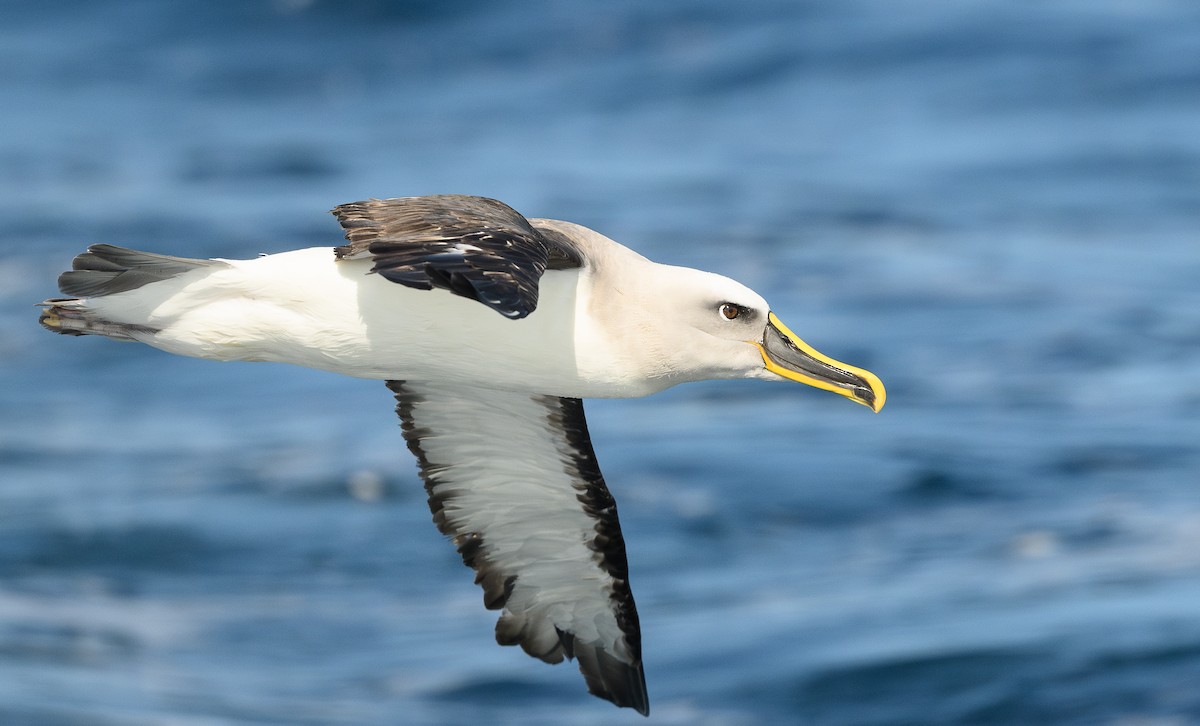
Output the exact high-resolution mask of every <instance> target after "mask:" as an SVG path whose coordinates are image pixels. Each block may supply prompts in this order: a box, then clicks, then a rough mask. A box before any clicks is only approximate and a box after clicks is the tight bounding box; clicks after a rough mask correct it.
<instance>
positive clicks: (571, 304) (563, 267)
mask: <svg viewBox="0 0 1200 726" xmlns="http://www.w3.org/2000/svg"><path fill="white" fill-rule="evenodd" d="M333 214H334V215H335V216H336V217H337V219H338V221H339V222H340V223H341V226H342V228H343V230H344V232H345V237H346V240H347V244H344V245H342V246H340V247H334V248H329V247H317V248H311V249H301V250H295V251H292V252H283V253H280V254H272V255H264V256H261V257H258V258H256V259H251V260H223V259H214V260H198V259H186V258H180V257H171V256H166V255H159V254H153V253H149V252H137V251H134V250H130V249H125V248H121V247H114V246H112V245H106V244H98V245H93V246H91V247H89V248H88V250H87V252H84V253H83V254H81V255H79V256H78V257H76V258H75V260H74V264H73V269H72V270H71V271H69V272H65V273H63V274H62V275H61V276H60V277H59V279H58V284H59V288H60V289H61V290H62V293H63V294H64V295H66V296H68V297H63V298H54V299H51V300H47V301H46V302H45V303H43V305H44V308H45V309H44V311H43V312H42V315H41V323H42V324H43V325H44V326H45V327H47V328H49V329H50V330H53V331H54V332H57V333H64V334H68V335H88V334H96V335H104V336H107V337H109V338H113V339H116V340H133V341H139V342H142V343H146V344H148V345H152V346H154V347H155V348H161V349H162V350H165V351H168V352H171V353H177V354H180V355H189V356H196V357H199V358H210V359H213V360H255V361H277V362H283V363H293V364H296V365H301V366H307V367H309V368H320V369H323V370H328V371H333V372H335V373H344V374H346V375H350V376H356V377H359V378H374V379H380V380H383V381H386V383H387V387H388V388H389V389H390V390H391V391H392V393H393V394H395V397H396V401H397V406H396V410H397V412H398V413H399V415H400V419H401V424H402V428H403V432H404V438H405V440H406V441H407V442H408V448H409V450H410V451H412V453H413V454H414V455H415V456H416V458H417V462H418V464H419V467H420V474H421V478H422V479H423V480H424V483H425V488H426V489H427V491H428V494H429V506H430V508H431V509H432V510H433V520H434V522H435V523H436V524H437V526H438V529H440V530H441V531H442V533H443V534H445V535H446V536H447V537H448V538H450V540H451V541H452V542H453V543H454V544H455V546H456V547H457V548H458V551H459V553H460V554H461V555H462V558H463V562H464V563H466V564H467V565H468V566H470V567H472V568H474V570H475V572H476V575H475V582H476V583H478V584H479V585H480V586H481V587H482V588H483V592H484V605H485V606H486V607H488V608H490V609H493V610H499V611H500V618H499V621H498V622H497V624H496V640H497V641H498V642H500V643H501V644H502V645H520V646H521V648H522V649H524V650H525V652H527V653H529V654H530V655H532V656H534V657H536V658H540V659H542V660H544V661H546V662H548V663H558V662H561V661H562V660H563V659H564V658H566V659H572V658H573V659H575V660H577V661H578V662H579V669H580V671H581V672H582V673H583V677H584V679H585V680H586V681H587V686H588V690H589V691H590V692H591V693H593V694H595V695H597V696H599V697H601V698H605V699H608V700H609V701H612V702H613V703H615V704H617V705H618V706H627V707H630V708H634V709H636V710H637V711H639V712H641V713H642V714H647V713H648V712H649V700H648V698H647V695H646V682H645V677H644V675H643V671H642V654H641V636H640V632H639V629H638V616H637V610H636V608H635V607H634V602H633V595H632V593H631V591H630V587H629V568H628V564H627V562H626V559H625V543H624V539H623V538H622V536H621V527H620V524H619V523H618V521H617V507H616V503H615V502H614V501H613V498H612V495H611V494H610V493H609V490H608V487H607V486H606V484H605V482H604V477H603V476H602V475H601V474H600V467H599V466H598V464H597V463H596V454H595V452H594V451H593V450H592V445H591V441H590V439H589V437H588V431H587V424H586V423H585V421H584V415H583V405H582V403H581V402H580V399H582V398H587V397H634V396H645V395H648V394H651V393H654V392H656V391H661V390H663V389H665V388H667V387H669V386H673V385H675V384H677V383H683V382H685V381H699V380H707V379H733V378H755V379H763V380H776V381H783V380H790V381H799V382H801V383H806V384H809V385H811V386H816V387H817V388H823V389H825V390H828V391H832V392H834V393H837V394H840V395H843V396H845V397H847V398H849V399H851V400H852V401H856V402H858V403H861V404H864V405H866V406H868V407H869V408H871V409H873V410H875V411H878V410H879V409H880V407H882V406H883V403H884V396H885V394H884V388H883V384H882V383H880V381H879V379H878V378H876V377H875V376H874V375H872V374H871V373H869V372H867V371H865V370H862V369H860V368H855V367H853V366H849V365H846V364H844V363H839V362H837V361H835V360H833V359H831V358H828V357H826V356H824V355H822V354H820V353H818V352H817V351H816V350H814V349H813V348H812V347H810V346H809V345H808V344H807V343H805V342H804V341H802V340H801V339H800V338H799V337H797V336H796V335H795V334H793V333H792V332H791V331H790V330H788V329H787V328H786V327H784V325H783V323H782V322H780V321H779V319H778V318H777V317H776V316H775V314H774V313H773V312H771V310H770V308H769V307H768V306H767V303H766V301H765V300H763V299H762V297H760V296H759V295H758V294H757V293H755V292H754V291H752V290H750V289H749V288H747V287H745V286H743V285H741V284H739V283H737V282H734V281H733V280H730V279H728V278H725V277H722V276H720V275H715V274H712V273H708V272H701V271H699V270H693V269H689V268H685V267H673V266H668V265H662V264H658V263H655V262H651V261H650V260H648V259H646V258H644V257H642V256H641V255H639V254H637V253H635V252H633V251H632V250H630V249H628V248H627V247H624V246H622V245H620V244H618V243H616V242H614V241H612V240H610V239H608V238H607V237H604V236H603V235H601V234H599V233H597V232H594V231H592V230H590V229H588V228H586V227H581V226H579V225H577V224H572V223H570V222H561V221H557V220H551V219H526V218H525V217H523V216H521V215H520V214H518V213H517V212H516V211H515V210H513V209H512V208H511V207H509V206H507V205H505V204H503V203H501V202H498V201H496V200H493V199H486V198H482V197H472V196H461V195H441V196H428V197H410V198H403V199H382V200H381V199H371V200H368V201H364V202H355V203H352V204H343V205H341V206H339V207H337V208H335V209H334V210H333Z"/></svg>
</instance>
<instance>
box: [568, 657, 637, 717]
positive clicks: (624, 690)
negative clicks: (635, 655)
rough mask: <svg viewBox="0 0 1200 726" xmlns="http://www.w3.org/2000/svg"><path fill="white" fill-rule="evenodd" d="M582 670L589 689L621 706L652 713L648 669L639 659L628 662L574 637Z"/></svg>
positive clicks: (595, 694)
mask: <svg viewBox="0 0 1200 726" xmlns="http://www.w3.org/2000/svg"><path fill="white" fill-rule="evenodd" d="M574 651H575V657H576V659H578V661H579V672H580V673H582V674H583V679H584V680H585V681H586V682H587V686H588V693H590V694H592V695H593V696H597V697H599V698H603V699H605V700H607V701H612V702H613V703H614V704H616V705H617V706H620V707H622V708H632V709H633V710H635V711H637V712H638V713H640V714H642V715H643V716H649V715H650V696H649V695H648V694H647V693H646V673H645V671H644V670H643V668H642V661H641V660H640V659H639V660H637V661H636V662H634V663H626V662H624V661H622V660H620V659H618V658H616V657H614V656H613V655H612V654H610V653H608V652H606V651H604V650H602V649H598V648H596V647H595V646H594V645H591V644H588V643H584V642H581V641H579V640H576V641H575V647H574Z"/></svg>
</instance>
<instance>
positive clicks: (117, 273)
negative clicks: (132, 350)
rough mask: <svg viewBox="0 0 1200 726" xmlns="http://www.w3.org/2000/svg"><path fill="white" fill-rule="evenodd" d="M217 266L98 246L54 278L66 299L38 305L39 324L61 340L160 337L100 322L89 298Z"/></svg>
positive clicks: (148, 331)
mask: <svg viewBox="0 0 1200 726" xmlns="http://www.w3.org/2000/svg"><path fill="white" fill-rule="evenodd" d="M227 264H228V263H226V262H221V261H218V260H193V259H188V258H186V257H171V256H170V255H159V254H155V253H153V252H139V251H137V250H131V249H126V248H124V247H116V246H114V245H105V244H98V245H92V246H91V247H88V248H87V252H84V253H83V254H81V255H79V256H77V257H76V258H75V260H74V261H73V262H72V263H71V269H70V270H69V271H67V272H64V273H63V274H61V275H59V277H58V287H59V289H60V290H62V292H63V294H64V295H70V296H72V297H58V298H51V299H49V300H47V301H46V302H44V303H42V307H44V308H45V309H44V310H42V315H41V317H40V318H39V319H38V322H40V323H41V324H42V326H43V327H45V328H46V329H47V330H52V331H54V332H55V333H62V334H63V335H104V336H107V337H109V338H114V339H116V340H142V339H145V337H146V336H147V335H153V334H154V333H156V332H158V331H157V330H156V329H155V328H152V327H149V326H146V325H139V324H137V323H123V322H116V321H113V320H108V319H105V318H103V317H102V316H101V315H100V314H99V313H98V312H97V311H96V310H95V309H93V307H92V306H89V304H88V298H98V297H104V296H105V295H115V294H117V293H121V292H129V291H130V290H136V289H138V288H139V287H143V286H145V285H149V284H151V283H154V282H162V281H164V280H170V279H171V278H173V277H178V276H179V275H182V274H184V273H187V272H191V271H193V270H198V269H203V268H212V267H222V266H224V265H227Z"/></svg>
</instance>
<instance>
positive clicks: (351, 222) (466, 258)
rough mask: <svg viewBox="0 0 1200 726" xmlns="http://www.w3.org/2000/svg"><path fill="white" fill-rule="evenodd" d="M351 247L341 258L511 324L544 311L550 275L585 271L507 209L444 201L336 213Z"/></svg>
mask: <svg viewBox="0 0 1200 726" xmlns="http://www.w3.org/2000/svg"><path fill="white" fill-rule="evenodd" d="M333 214H334V216H336V217H337V219H338V222H339V223H340V224H341V225H342V229H343V230H345V234H346V239H347V241H348V242H349V244H346V245H342V246H341V247H338V248H336V253H337V257H338V259H362V258H369V259H371V260H372V261H373V262H374V266H373V267H372V268H371V271H372V272H375V273H378V274H379V275H381V276H383V277H385V278H387V279H388V280H391V281H393V282H397V283H399V284H401V285H406V286H408V287H412V288H416V289H420V290H430V289H433V288H441V289H444V290H449V291H450V292H452V293H454V294H455V295H461V296H463V297H466V298H470V299H472V300H478V301H479V302H481V303H483V304H484V305H487V306H488V307H490V308H492V309H493V310H496V311H497V312H499V313H500V314H501V315H504V316H505V317H508V318H523V317H525V316H526V315H529V314H530V313H532V312H533V311H534V309H535V308H537V301H538V280H539V279H540V278H541V276H542V273H543V272H545V270H546V269H548V268H549V269H562V268H566V267H579V266H581V265H582V260H581V258H580V256H579V254H578V252H577V251H576V250H575V249H573V248H572V247H571V246H569V245H568V244H564V242H565V238H563V237H562V235H558V236H556V237H555V239H554V240H551V239H549V238H547V236H545V235H543V234H542V233H541V232H539V231H538V230H536V229H534V228H533V227H532V226H531V225H530V223H529V221H528V220H527V219H525V218H524V217H523V216H521V215H520V214H519V213H518V212H517V211H516V210H514V209H513V208H512V207H509V206H508V205H507V204H504V203H503V202H499V201H496V200H495V199H488V198H485V197H472V196H465V195H459V194H444V195H435V196H427V197H404V198H399V199H370V200H367V201H363V202H352V203H350V204H343V205H341V206H339V207H335V208H334V209H333Z"/></svg>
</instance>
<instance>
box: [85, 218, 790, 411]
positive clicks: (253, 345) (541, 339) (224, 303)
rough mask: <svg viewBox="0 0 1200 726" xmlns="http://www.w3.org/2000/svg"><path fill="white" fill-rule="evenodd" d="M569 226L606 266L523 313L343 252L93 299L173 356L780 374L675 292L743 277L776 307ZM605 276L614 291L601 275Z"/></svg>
mask: <svg viewBox="0 0 1200 726" xmlns="http://www.w3.org/2000/svg"><path fill="white" fill-rule="evenodd" d="M557 224H561V225H563V226H564V227H565V226H568V223H565V222H564V223H557ZM569 227H570V228H572V232H575V233H576V234H579V231H580V230H582V231H585V232H587V233H588V234H589V235H590V236H592V237H594V238H596V240H595V241H596V242H598V243H597V244H594V245H592V248H591V249H589V257H590V263H591V264H589V265H588V266H585V267H583V268H575V269H569V270H547V271H546V272H545V273H544V275H543V276H542V278H541V281H540V283H539V301H538V306H537V309H536V310H534V311H533V312H532V313H531V314H530V315H529V316H528V317H526V318H523V319H520V320H509V319H507V318H504V317H503V316H501V315H499V314H498V313H497V312H495V311H494V310H491V309H489V308H488V307H486V306H484V305H481V304H480V303H479V302H476V301H474V300H469V299H466V298H463V297H459V296H456V295H453V294H451V293H450V292H447V291H445V290H438V289H435V290H416V289H412V288H408V287H405V286H403V285H400V284H398V283H395V282H391V281H389V280H387V279H385V278H383V277H381V276H379V275H375V274H370V272H369V271H370V268H371V263H370V261H368V260H337V259H336V257H335V255H334V251H333V249H332V248H329V247H314V248H310V249H303V250H295V251H292V252H284V253H280V254H274V255H265V256H262V257H259V258H256V259H251V260H225V262H227V263H228V267H225V266H219V267H203V268H198V269H196V270H194V271H191V272H188V273H186V274H183V275H179V276H178V277H175V278H172V279H169V280H164V281H162V282H156V283H153V284H149V285H145V286H143V287H139V288H137V289H135V290H130V291H127V292H122V293H117V294H112V295H105V296H101V297H94V298H89V299H88V300H87V301H86V302H87V307H88V308H89V309H90V310H91V311H92V312H93V313H94V314H95V315H96V316H97V317H98V318H101V319H104V320H107V321H111V322H114V323H124V324H132V325H137V326H144V327H146V328H149V329H151V330H150V331H137V332H134V333H133V334H132V337H133V338H134V339H136V340H139V341H141V342H144V343H146V344H148V345H152V346H154V347H156V348H160V349H162V350H165V351H168V352H171V353H176V354H179V355H187V356H195V357H199V358H208V359H213V360H247V361H275V362H282V363H292V364H295V365H301V366H305V367H308V368H318V369H323V370H328V371H333V372H335V373H342V374H345V375H350V376H356V377H359V378H373V379H383V380H405V381H415V382H436V383H451V384H459V385H471V386H477V387H485V388H495V389H501V390H511V391H519V392H526V393H540V394H549V395H555V396H570V397H575V398H585V397H636V396H644V395H648V394H650V393H654V392H656V391H660V390H662V389H664V388H667V387H669V386H672V385H674V384H676V383H680V382H683V381H688V380H700V379H706V378H746V377H761V378H766V379H771V378H775V376H772V375H770V374H766V372H765V371H763V370H762V363H761V359H760V358H759V356H758V354H757V349H756V348H754V346H753V345H746V344H745V343H748V342H750V341H738V342H736V343H734V342H733V341H727V340H723V339H719V338H715V337H714V336H712V335H711V334H708V333H705V332H704V331H703V329H702V328H703V327H704V326H700V327H693V326H692V325H686V324H683V325H681V323H687V322H689V321H688V320H686V318H685V319H684V320H680V319H679V318H680V317H681V315H683V314H682V313H681V314H675V313H673V310H674V309H675V307H676V305H675V304H674V303H673V301H672V295H671V293H672V289H673V288H675V287H676V286H678V287H680V288H685V289H688V290H693V289H694V288H696V287H697V286H699V287H701V288H704V287H706V286H711V287H713V288H714V290H715V291H714V293H713V294H714V296H716V297H714V299H721V296H723V295H727V293H728V289H727V288H729V287H730V286H731V285H733V286H736V292H737V293H738V294H739V295H740V296H741V298H742V299H747V298H748V299H749V300H750V301H752V302H757V301H761V298H760V297H759V296H758V295H756V294H755V293H753V292H752V291H750V290H748V289H747V288H745V287H744V286H742V285H739V284H738V283H735V282H733V281H732V280H729V279H727V278H723V277H721V276H719V275H713V274H711V273H706V272H700V271H697V270H691V269H688V268H681V267H671V266H668V265H660V264H657V263H654V262H651V261H649V260H647V259H645V258H644V257H642V256H640V255H638V254H637V253H635V252H633V251H632V250H629V249H628V248H626V247H623V246H621V245H619V244H617V243H616V242H613V241H611V240H609V239H607V238H604V237H602V236H601V235H599V234H597V233H595V232H592V231H591V230H585V229H584V228H582V227H577V226H576V225H569ZM589 241H591V240H589ZM597 270H602V271H603V273H602V274H603V275H604V276H605V279H604V283H605V284H594V283H595V282H596V281H595V280H594V279H593V278H594V277H595V275H596V274H597V272H596V271H597ZM717 291H719V292H717ZM691 297H693V296H692V295H689V296H688V298H687V299H688V300H689V302H690V298H691ZM763 306H764V308H765V303H763ZM704 309H705V310H707V308H704ZM686 314H690V312H689V313H686ZM713 314H715V313H713ZM702 322H703V323H704V324H705V325H707V324H709V321H708V320H704V321H702Z"/></svg>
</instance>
